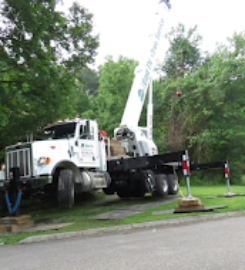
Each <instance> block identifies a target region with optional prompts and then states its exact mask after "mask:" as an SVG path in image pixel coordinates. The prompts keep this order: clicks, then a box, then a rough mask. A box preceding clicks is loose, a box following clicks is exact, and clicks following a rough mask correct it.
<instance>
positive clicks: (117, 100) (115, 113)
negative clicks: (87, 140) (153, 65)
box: [83, 56, 137, 136]
mask: <svg viewBox="0 0 245 270" xmlns="http://www.w3.org/2000/svg"><path fill="white" fill-rule="evenodd" d="M136 65H137V62H135V61H134V60H132V59H127V58H124V57H122V56H121V57H120V58H119V60H118V61H117V62H115V61H113V59H112V57H110V56H109V57H108V58H107V62H106V63H105V64H104V65H103V66H101V67H100V79H99V88H98V90H97V92H98V94H97V96H92V97H91V98H90V100H91V110H90V111H87V112H85V113H84V114H83V116H84V117H86V116H87V117H90V118H92V119H97V121H98V123H99V127H100V128H101V129H104V130H105V131H107V133H108V135H110V136H113V131H114V128H116V127H118V126H119V124H120V122H121V118H122V115H123V111H124V108H125V105H126V102H127V98H128V94H129V91H130V89H131V86H132V82H133V78H134V69H135V67H136Z"/></svg>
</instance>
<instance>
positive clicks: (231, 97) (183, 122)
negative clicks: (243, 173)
mask: <svg viewBox="0 0 245 270" xmlns="http://www.w3.org/2000/svg"><path fill="white" fill-rule="evenodd" d="M244 45H245V35H244V33H241V34H239V35H238V34H235V35H234V36H233V37H232V38H231V39H230V44H229V46H220V47H219V48H218V49H217V51H216V52H215V53H214V54H213V55H209V56H208V57H207V58H206V59H205V61H202V64H201V65H199V66H196V67H195V70H194V71H191V72H188V73H186V74H185V75H184V76H182V75H183V74H182V75H181V74H178V77H176V76H169V74H167V75H165V76H163V77H162V78H161V80H160V82H159V85H158V87H159V88H161V102H160V104H159V107H158V108H157V113H156V115H158V117H159V122H160V124H161V126H164V132H165V133H164V139H163V141H164V142H165V143H166V144H167V147H168V149H169V150H171V151H173V150H181V149H184V148H186V149H188V150H189V153H190V157H191V160H192V161H197V162H207V161H217V160H221V161H223V160H226V159H228V160H229V161H230V162H231V163H233V164H234V163H237V162H241V161H242V160H243V159H244V150H245V144H244V140H243V138H244V136H245V130H244V126H245V114H244V110H245V92H244V85H245V75H244V74H245V60H244V53H245V51H244ZM194 51H195V50H194ZM177 62H180V61H177ZM178 87H180V88H181V91H182V93H183V95H182V97H181V98H180V99H179V98H177V97H176V95H175V93H176V91H177V89H178ZM160 110H161V111H164V112H166V113H165V114H164V115H163V114H162V115H161V114H160V113H159V112H160ZM159 115H160V116H159ZM158 136H160V134H159V133H158Z"/></svg>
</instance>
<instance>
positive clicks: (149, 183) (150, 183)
mask: <svg viewBox="0 0 245 270" xmlns="http://www.w3.org/2000/svg"><path fill="white" fill-rule="evenodd" d="M155 178H156V177H155V174H154V173H153V171H152V170H146V171H145V189H146V191H147V192H149V193H153V192H154V189H155V186H156V180H155Z"/></svg>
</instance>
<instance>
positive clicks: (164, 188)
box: [162, 179, 168, 192]
mask: <svg viewBox="0 0 245 270" xmlns="http://www.w3.org/2000/svg"><path fill="white" fill-rule="evenodd" d="M162 190H163V191H164V192H168V182H167V180H165V179H163V180H162Z"/></svg>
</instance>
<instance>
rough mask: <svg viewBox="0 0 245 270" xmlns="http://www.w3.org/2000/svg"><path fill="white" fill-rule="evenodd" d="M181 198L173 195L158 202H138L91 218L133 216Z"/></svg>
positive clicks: (105, 218)
mask: <svg viewBox="0 0 245 270" xmlns="http://www.w3.org/2000/svg"><path fill="white" fill-rule="evenodd" d="M178 199H179V196H175V197H173V196H171V198H165V199H164V200H162V199H161V200H160V201H157V202H150V203H144V204H136V205H132V206H126V207H122V208H119V209H117V210H114V211H111V212H107V213H102V214H98V215H96V216H94V217H91V218H90V219H102V220H107V219H123V218H126V217H129V216H133V215H136V214H140V213H144V212H145V211H146V210H147V209H150V208H153V207H157V206H159V205H163V204H167V203H171V202H174V201H176V200H178Z"/></svg>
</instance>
